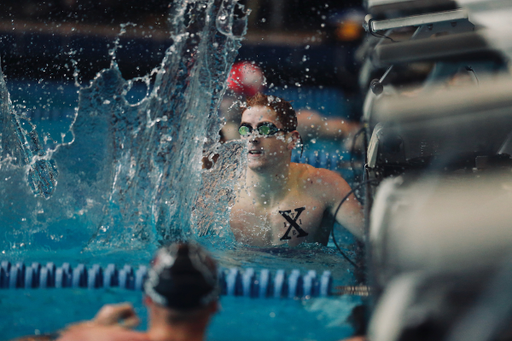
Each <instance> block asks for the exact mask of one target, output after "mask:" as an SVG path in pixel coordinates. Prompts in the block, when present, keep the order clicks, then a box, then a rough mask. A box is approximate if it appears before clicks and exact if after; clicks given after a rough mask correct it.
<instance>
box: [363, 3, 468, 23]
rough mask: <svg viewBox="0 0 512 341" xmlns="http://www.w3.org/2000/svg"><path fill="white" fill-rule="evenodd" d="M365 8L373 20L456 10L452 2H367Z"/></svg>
mask: <svg viewBox="0 0 512 341" xmlns="http://www.w3.org/2000/svg"><path fill="white" fill-rule="evenodd" d="M366 7H367V9H368V12H369V13H370V14H371V15H372V16H373V17H374V18H375V19H385V18H387V19H390V18H399V17H403V16H408V15H417V14H425V13H432V12H441V11H449V10H454V9H456V8H458V6H457V3H456V2H455V1H453V0H429V1H425V0H394V1H391V0H367V1H366Z"/></svg>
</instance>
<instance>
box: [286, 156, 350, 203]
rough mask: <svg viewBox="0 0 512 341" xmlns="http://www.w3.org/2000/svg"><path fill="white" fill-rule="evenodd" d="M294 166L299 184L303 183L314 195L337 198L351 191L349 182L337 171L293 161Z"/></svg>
mask: <svg viewBox="0 0 512 341" xmlns="http://www.w3.org/2000/svg"><path fill="white" fill-rule="evenodd" d="M292 167H293V168H294V172H295V174H296V176H297V180H298V182H299V186H300V185H301V184H303V186H304V188H305V189H306V190H307V191H308V192H309V193H311V194H313V195H316V196H320V197H323V198H324V199H337V198H338V197H339V196H340V195H341V196H344V195H346V194H347V193H348V192H349V191H350V186H349V185H348V183H347V182H346V181H345V179H343V177H342V176H341V175H340V174H338V173H336V172H333V171H331V170H328V169H324V168H315V167H313V166H310V165H307V164H299V163H293V164H292Z"/></svg>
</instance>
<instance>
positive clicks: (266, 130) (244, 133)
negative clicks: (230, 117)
mask: <svg viewBox="0 0 512 341" xmlns="http://www.w3.org/2000/svg"><path fill="white" fill-rule="evenodd" d="M253 130H254V129H253V127H252V126H250V125H249V124H246V123H242V125H240V128H238V133H239V134H240V136H241V137H248V136H249V135H251V134H252V132H253ZM256 131H257V132H258V134H259V135H261V136H264V137H267V136H274V135H275V134H277V133H278V132H280V131H283V132H286V130H284V129H279V128H278V127H276V126H275V124H274V123H271V122H261V123H259V124H258V126H257V127H256Z"/></svg>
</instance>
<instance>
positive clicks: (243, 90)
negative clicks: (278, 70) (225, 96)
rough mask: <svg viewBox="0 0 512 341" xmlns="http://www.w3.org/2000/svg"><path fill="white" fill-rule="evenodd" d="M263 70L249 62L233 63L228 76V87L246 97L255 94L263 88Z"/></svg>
mask: <svg viewBox="0 0 512 341" xmlns="http://www.w3.org/2000/svg"><path fill="white" fill-rule="evenodd" d="M263 80H264V76H263V72H262V71H261V68H260V67H258V66H256V65H254V64H253V63H250V62H237V63H235V64H233V67H232V68H231V71H230V72H229V77H228V88H229V89H231V90H233V91H234V92H236V93H237V94H243V95H245V96H247V97H251V96H254V95H256V93H258V92H260V91H261V90H262V89H263Z"/></svg>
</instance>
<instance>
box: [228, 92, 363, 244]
mask: <svg viewBox="0 0 512 341" xmlns="http://www.w3.org/2000/svg"><path fill="white" fill-rule="evenodd" d="M296 129H297V116H296V114H295V110H293V108H292V106H291V104H290V103H289V102H287V101H285V100H283V99H281V98H278V97H274V96H267V95H263V94H261V93H258V94H256V95H255V96H253V97H251V98H249V99H248V100H247V105H246V107H245V108H244V110H243V112H242V119H241V124H240V127H239V133H240V136H241V138H242V139H243V140H245V141H247V144H248V155H247V173H246V179H245V183H242V184H241V186H240V187H241V190H240V191H239V195H238V197H237V201H236V204H235V205H234V207H233V208H232V210H231V217H230V226H231V229H232V231H233V233H234V235H235V238H236V239H237V240H238V241H240V242H243V243H245V244H248V245H253V246H275V245H282V244H288V245H290V246H295V245H298V244H301V243H303V242H306V243H321V244H323V245H326V244H327V242H328V239H329V233H330V229H329V226H330V225H332V219H333V217H334V214H335V212H336V209H337V207H338V205H339V203H340V202H341V200H342V199H343V198H344V197H345V196H346V195H347V194H348V193H349V192H350V191H351V188H350V186H349V185H348V184H347V182H346V181H345V180H344V179H343V178H342V177H341V176H340V175H339V174H338V173H336V172H333V171H329V170H326V169H320V168H315V167H312V166H310V165H307V164H299V163H293V162H291V155H292V150H293V148H295V145H296V144H297V143H298V142H299V139H300V135H299V132H298V131H297V130H296ZM335 219H336V221H337V222H338V223H340V224H341V225H343V226H344V227H346V228H347V229H348V230H349V231H350V232H351V233H352V234H354V235H355V236H356V237H358V238H362V236H363V213H362V207H361V205H360V203H359V202H358V201H357V199H356V198H355V196H354V195H350V196H349V198H348V200H347V201H345V202H344V203H343V205H342V206H341V208H340V209H339V211H338V213H337V215H336V217H335Z"/></svg>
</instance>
